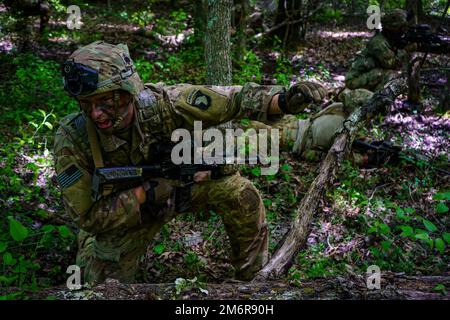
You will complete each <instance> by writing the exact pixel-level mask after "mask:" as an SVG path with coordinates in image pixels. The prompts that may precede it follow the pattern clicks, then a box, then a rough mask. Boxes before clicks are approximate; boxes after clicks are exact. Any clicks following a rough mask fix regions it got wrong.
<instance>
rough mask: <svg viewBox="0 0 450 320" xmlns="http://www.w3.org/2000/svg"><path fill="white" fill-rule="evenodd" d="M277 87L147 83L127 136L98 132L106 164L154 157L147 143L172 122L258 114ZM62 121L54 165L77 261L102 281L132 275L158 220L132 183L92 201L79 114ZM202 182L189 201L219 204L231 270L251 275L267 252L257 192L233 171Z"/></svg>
mask: <svg viewBox="0 0 450 320" xmlns="http://www.w3.org/2000/svg"><path fill="white" fill-rule="evenodd" d="M278 90H281V87H279V88H278V87H272V86H269V87H264V86H258V85H256V84H248V85H245V86H243V87H240V86H236V87H221V88H218V87H209V86H192V85H177V86H167V87H166V86H163V85H162V84H158V85H148V86H147V89H146V90H144V91H143V92H141V93H140V94H139V95H138V97H139V100H138V101H137V102H136V104H135V111H136V121H135V124H134V126H133V127H132V129H131V130H132V132H131V141H126V140H123V139H121V138H119V137H118V136H115V135H105V134H102V133H101V132H98V137H99V141H100V145H101V147H102V153H103V159H104V162H105V166H125V165H131V164H134V165H137V164H141V163H144V162H145V161H151V160H152V157H154V155H152V154H151V153H150V151H149V150H150V147H149V146H150V145H151V144H153V143H155V142H160V141H168V140H169V139H170V136H171V133H172V130H173V129H175V128H180V127H183V128H187V129H192V128H193V122H194V121H195V120H202V121H203V127H204V128H205V129H206V128H207V126H212V125H216V124H219V123H221V122H224V121H228V120H230V119H234V118H240V117H252V118H253V119H264V118H266V117H267V116H266V111H267V108H268V103H269V102H270V100H271V97H272V95H274V94H276V93H277V92H278ZM251 100H252V101H253V103H250V101H251ZM60 124H61V125H60V127H59V128H58V130H57V133H56V137H55V146H54V151H55V155H56V161H55V168H56V172H57V174H58V175H57V179H58V182H59V184H60V187H61V189H62V195H63V200H64V204H65V206H66V210H67V211H68V212H69V214H70V216H71V217H72V218H73V219H74V220H75V221H76V222H77V223H78V225H79V227H80V229H82V230H81V231H80V235H79V254H78V258H77V262H78V263H80V265H81V266H82V267H83V270H84V274H85V277H86V279H89V280H92V281H101V280H102V279H103V276H104V275H105V274H107V275H110V276H115V277H118V278H119V279H121V280H123V281H132V277H133V274H134V271H132V270H135V268H132V267H131V266H130V264H131V265H136V266H137V259H138V257H139V256H140V255H142V254H143V253H144V251H145V247H146V244H148V243H149V241H150V240H151V238H152V237H153V236H154V234H155V233H156V232H157V231H154V230H159V228H160V224H159V223H157V222H154V221H150V222H149V221H148V219H149V216H152V214H150V213H149V212H144V211H143V209H142V208H141V207H140V206H139V204H138V202H137V199H136V198H135V195H134V193H133V192H132V191H131V190H130V191H124V192H120V193H114V194H112V195H110V196H107V197H104V198H102V199H100V200H99V201H96V202H94V201H93V200H92V199H91V179H92V172H93V170H94V164H93V160H92V153H91V151H90V147H89V144H88V142H87V141H88V139H87V133H86V119H85V115H84V114H83V113H77V114H72V115H69V116H67V117H65V118H64V119H63V120H62V121H61V123H60ZM173 184H174V185H177V184H178V182H177V181H174V182H173ZM205 185H206V184H205ZM207 185H208V186H207V187H204V188H202V187H201V186H196V188H195V189H194V191H193V193H194V194H193V203H194V204H195V202H196V200H195V199H203V200H201V201H198V202H199V203H206V202H207V203H208V204H210V205H214V206H216V207H217V208H223V215H224V222H225V225H226V226H227V227H226V228H227V230H228V233H229V237H230V240H231V242H232V244H233V250H234V251H233V253H232V257H233V259H232V261H233V263H234V265H235V267H236V272H237V276H238V277H241V278H246V279H247V278H250V275H251V274H254V273H255V272H256V271H257V270H259V268H261V267H262V263H263V262H264V258H263V257H265V255H266V254H267V235H266V231H265V230H266V227H265V221H264V219H265V218H264V214H265V213H264V207H263V205H262V202H261V199H260V197H259V195H258V192H257V190H256V189H255V188H254V187H253V186H252V185H251V183H250V182H249V181H248V180H246V179H245V178H243V177H240V176H239V175H231V176H229V177H226V178H224V180H223V181H216V180H213V181H211V182H209V183H208V184H207ZM197 190H199V191H197ZM214 190H215V191H214ZM203 192H204V193H205V194H208V196H207V198H204V197H206V195H203V194H199V193H203ZM219 194H220V196H219ZM224 194H226V196H225V195H224ZM202 197H203V198H202ZM205 199H206V200H205ZM102 270H110V271H102Z"/></svg>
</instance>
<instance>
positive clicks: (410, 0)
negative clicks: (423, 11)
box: [406, 0, 419, 24]
mask: <svg viewBox="0 0 450 320" xmlns="http://www.w3.org/2000/svg"><path fill="white" fill-rule="evenodd" d="M406 10H407V11H408V13H409V14H411V15H412V19H411V21H412V23H414V24H418V23H419V1H418V0H407V1H406Z"/></svg>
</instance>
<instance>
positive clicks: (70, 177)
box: [56, 164, 81, 189]
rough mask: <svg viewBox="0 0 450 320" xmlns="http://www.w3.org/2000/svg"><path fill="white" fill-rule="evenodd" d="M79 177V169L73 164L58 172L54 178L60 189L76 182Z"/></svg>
mask: <svg viewBox="0 0 450 320" xmlns="http://www.w3.org/2000/svg"><path fill="white" fill-rule="evenodd" d="M80 178H81V170H80V169H78V168H77V166H75V165H74V164H73V165H71V166H70V167H69V168H67V169H66V170H64V171H63V172H61V173H60V174H58V176H57V177H56V180H57V181H58V184H59V186H60V187H61V189H66V188H68V187H70V186H71V185H73V184H74V183H75V182H77V181H78V180H79V179H80Z"/></svg>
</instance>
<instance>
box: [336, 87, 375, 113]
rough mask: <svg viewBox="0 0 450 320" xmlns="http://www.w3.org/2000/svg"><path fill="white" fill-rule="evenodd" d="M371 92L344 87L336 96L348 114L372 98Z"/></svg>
mask: <svg viewBox="0 0 450 320" xmlns="http://www.w3.org/2000/svg"><path fill="white" fill-rule="evenodd" d="M372 96H373V92H372V91H369V90H367V89H355V90H349V89H345V90H344V91H342V92H341V94H339V96H338V100H339V101H341V102H342V103H343V104H344V109H345V112H346V113H347V114H350V113H351V112H353V110H355V109H356V108H359V107H361V106H363V105H364V104H365V103H367V102H368V101H369V100H370V98H372Z"/></svg>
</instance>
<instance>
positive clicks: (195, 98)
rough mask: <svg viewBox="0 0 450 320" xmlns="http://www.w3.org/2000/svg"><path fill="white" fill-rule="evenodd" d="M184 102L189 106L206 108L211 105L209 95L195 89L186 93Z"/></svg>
mask: <svg viewBox="0 0 450 320" xmlns="http://www.w3.org/2000/svg"><path fill="white" fill-rule="evenodd" d="M186 102H187V103H188V104H190V105H191V106H194V107H197V108H200V109H202V110H206V109H208V108H209V106H210V105H211V97H210V96H208V95H206V94H204V93H203V92H201V91H200V90H198V89H195V90H192V91H191V92H190V93H189V94H188V96H187V98H186Z"/></svg>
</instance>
